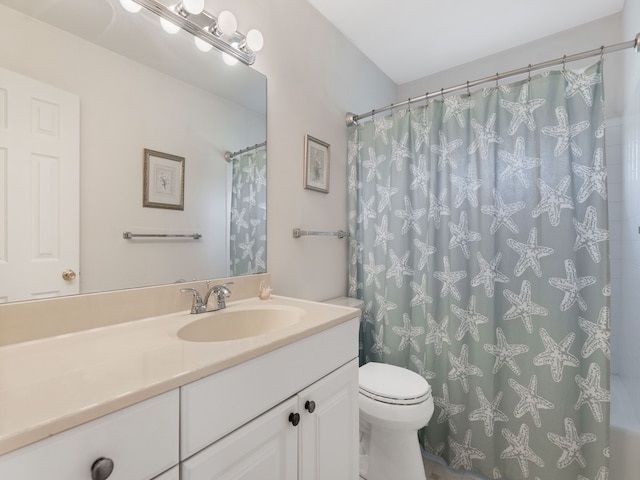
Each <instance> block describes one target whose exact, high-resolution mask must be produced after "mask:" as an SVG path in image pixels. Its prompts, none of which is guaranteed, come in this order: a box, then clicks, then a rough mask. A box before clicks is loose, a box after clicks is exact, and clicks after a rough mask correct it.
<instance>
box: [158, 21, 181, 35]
mask: <svg viewBox="0 0 640 480" xmlns="http://www.w3.org/2000/svg"><path fill="white" fill-rule="evenodd" d="M160 25H162V29H163V30H164V31H165V32H167V33H169V34H171V35H173V34H175V33H178V32H179V31H180V27H179V26H177V25H176V24H175V23H171V22H170V21H169V20H167V19H166V18H162V17H160Z"/></svg>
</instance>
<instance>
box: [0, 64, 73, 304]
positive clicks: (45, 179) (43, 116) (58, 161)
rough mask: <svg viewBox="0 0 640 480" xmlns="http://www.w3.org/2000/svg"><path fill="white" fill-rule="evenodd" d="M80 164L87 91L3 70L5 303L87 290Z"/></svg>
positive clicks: (0, 270)
mask: <svg viewBox="0 0 640 480" xmlns="http://www.w3.org/2000/svg"><path fill="white" fill-rule="evenodd" d="M79 163H80V101H79V98H78V97H77V96H76V95H73V94H70V93H68V92H65V91H62V90H60V89H58V88H55V87H52V86H50V85H47V84H44V83H42V82H39V81H37V80H34V79H31V78H29V77H25V76H23V75H19V74H16V73H14V72H11V71H9V70H5V69H0V188H1V189H2V190H1V191H0V302H3V301H17V300H29V299H34V298H46V297H53V296H58V295H70V294H73V293H78V292H79V279H78V278H77V277H76V278H75V279H74V280H65V279H63V277H62V272H63V271H64V270H68V269H70V270H73V271H74V272H76V273H78V270H79V192H80V188H79ZM33 279H36V280H35V282H34V281H33Z"/></svg>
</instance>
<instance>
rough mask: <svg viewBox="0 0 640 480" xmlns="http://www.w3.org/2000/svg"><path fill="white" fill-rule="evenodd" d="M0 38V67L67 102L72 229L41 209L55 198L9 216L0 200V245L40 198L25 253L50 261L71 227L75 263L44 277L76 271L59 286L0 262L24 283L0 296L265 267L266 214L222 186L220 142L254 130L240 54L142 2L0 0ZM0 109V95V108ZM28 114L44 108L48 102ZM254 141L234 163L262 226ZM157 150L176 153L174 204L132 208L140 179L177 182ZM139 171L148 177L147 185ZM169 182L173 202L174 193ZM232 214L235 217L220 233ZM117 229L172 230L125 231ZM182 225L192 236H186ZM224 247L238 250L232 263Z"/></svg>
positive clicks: (19, 232)
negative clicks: (75, 188) (74, 105)
mask: <svg viewBox="0 0 640 480" xmlns="http://www.w3.org/2000/svg"><path fill="white" fill-rule="evenodd" d="M0 41H1V42H2V44H3V45H5V46H11V47H10V48H3V49H2V51H1V52H0V68H1V69H3V70H7V71H9V72H10V73H11V72H14V73H17V74H19V75H23V76H26V77H28V78H29V79H34V80H36V81H38V82H42V83H43V84H44V85H47V86H53V87H55V88H56V89H60V90H62V91H64V92H68V93H70V94H72V96H75V97H76V98H77V100H78V101H79V142H78V143H79V199H80V200H79V205H78V206H77V207H76V208H77V209H78V210H79V225H77V226H74V225H73V222H71V223H72V224H71V225H66V224H64V222H63V223H62V225H60V226H56V225H54V222H53V221H50V220H51V218H52V217H56V216H57V215H58V214H59V210H60V209H61V208H62V207H61V206H59V205H54V206H51V205H49V204H48V202H47V201H46V198H45V200H42V198H40V199H39V200H37V199H36V201H35V203H34V202H33V201H32V203H33V205H31V206H30V207H29V206H25V205H22V206H21V208H23V209H24V212H22V213H18V214H16V213H15V212H14V213H11V211H10V210H9V214H7V210H6V208H7V205H4V204H3V203H2V201H0V224H2V223H3V222H2V220H3V219H4V220H6V219H7V218H8V217H11V215H13V217H14V218H15V217H16V216H18V217H19V218H21V219H22V221H20V222H18V223H17V224H15V223H14V224H13V226H12V224H11V223H9V224H8V225H9V226H8V227H0V229H2V228H5V229H6V230H7V231H6V232H5V233H7V235H8V237H7V238H8V241H7V242H6V243H5V244H4V245H3V244H2V243H1V241H0V255H2V253H1V252H2V251H3V250H4V251H5V252H7V251H11V248H10V247H11V245H12V242H13V244H14V245H15V244H19V243H29V242H28V241H27V240H25V238H26V237H25V229H29V228H31V227H32V226H33V225H35V224H36V223H37V221H34V220H33V218H32V217H33V216H34V215H35V214H34V210H38V209H40V210H43V209H45V210H47V212H48V213H49V214H50V215H48V216H46V221H45V223H46V225H44V226H43V224H37V225H36V230H37V232H36V239H35V240H32V241H31V244H32V246H33V245H36V244H37V243H38V242H40V243H43V242H42V238H44V236H45V234H49V235H50V237H51V239H53V240H51V239H50V240H49V244H48V246H47V248H48V249H47V248H44V247H42V248H40V247H39V248H40V249H39V250H38V248H36V247H38V245H36V246H35V247H33V248H30V252H31V253H30V255H31V256H32V258H31V261H32V263H33V259H34V258H35V257H38V255H36V254H38V253H39V254H40V256H39V257H38V258H36V263H37V262H39V263H41V264H47V263H49V264H51V265H53V263H54V260H55V259H56V257H57V255H58V253H59V252H60V251H61V250H63V249H64V245H62V243H63V242H62V241H60V245H58V244H57V243H56V242H57V241H58V240H57V239H58V238H61V236H62V233H68V232H71V236H74V235H73V232H74V231H76V232H77V233H76V234H75V236H76V237H79V250H78V252H79V255H78V260H77V263H76V264H73V262H70V263H71V264H62V265H59V266H57V267H55V268H54V270H55V271H54V273H53V274H52V275H53V276H55V277H56V280H57V279H58V278H57V277H61V276H62V272H63V271H65V270H66V271H67V272H66V275H67V277H73V276H74V275H75V278H71V280H68V279H67V280H65V282H64V283H65V285H67V286H69V285H71V286H72V287H74V288H75V289H76V290H75V291H73V290H71V291H62V292H61V293H60V292H56V291H54V290H50V289H49V290H48V289H47V288H48V287H44V286H41V285H39V284H38V283H39V282H40V280H41V279H42V278H44V277H46V276H47V275H49V274H36V275H33V276H32V277H33V278H31V277H30V276H29V275H28V271H29V270H30V269H31V267H30V266H29V267H28V268H19V269H17V270H15V269H14V271H13V273H10V272H8V271H6V270H3V269H2V267H0V285H7V284H11V283H18V284H23V283H24V284H25V286H27V290H28V292H29V293H28V296H25V297H23V298H19V297H17V296H15V295H13V296H11V295H6V294H5V293H3V292H0V297H4V298H3V299H2V298H0V301H14V300H23V299H28V298H44V297H50V296H55V295H59V294H73V293H91V292H99V291H107V290H117V289H123V288H132V287H141V286H150V285H159V284H166V283H173V282H177V281H184V280H186V281H191V280H201V279H205V278H216V277H226V276H230V275H235V274H246V273H259V272H264V271H266V265H265V258H264V257H265V253H264V252H265V251H266V232H265V231H264V228H266V225H261V226H257V224H258V223H259V221H258V220H256V219H253V218H249V216H250V212H248V211H247V210H246V209H245V210H243V209H242V208H244V207H242V206H241V205H239V203H238V198H233V195H234V194H232V192H236V193H239V192H240V191H241V189H240V187H237V186H236V185H235V184H234V183H233V181H234V180H233V177H234V175H235V174H234V172H233V171H234V168H233V163H234V162H236V160H233V161H231V162H227V161H225V158H224V157H225V152H227V151H230V152H239V151H242V150H244V149H246V148H248V147H252V146H256V145H258V144H261V143H264V142H265V140H266V78H265V77H264V76H263V75H262V74H260V73H259V72H257V71H255V70H254V69H252V68H251V67H247V66H245V65H242V64H236V65H234V66H231V67H230V66H228V65H226V64H225V63H224V62H223V61H222V58H221V55H220V53H219V52H217V51H216V50H215V49H213V50H212V51H210V52H207V53H203V52H201V51H199V50H198V49H196V48H195V45H194V39H193V37H192V36H191V35H189V34H188V33H186V32H179V33H178V34H176V35H168V34H166V33H165V32H164V31H163V30H162V29H161V28H160V25H159V20H158V17H156V16H155V15H153V14H151V13H150V12H148V11H146V10H145V9H142V11H141V12H138V13H136V14H131V13H128V12H126V11H125V10H124V9H123V8H122V7H121V6H120V3H119V1H118V0H91V1H90V2H87V1H86V0H0ZM1 90H2V89H1V88H0V93H1ZM41 105H45V106H46V105H48V104H47V103H46V102H41ZM1 110H2V95H0V117H2V111H1ZM7 111H9V112H10V111H11V109H10V108H9V109H7ZM40 111H41V113H42V111H45V113H46V108H44V110H42V109H40ZM9 118H10V117H9ZM52 118H53V117H47V116H46V115H45V118H44V120H42V119H41V120H40V122H42V123H43V124H45V126H47V125H49V124H52V125H53V124H55V125H53V126H54V127H55V126H60V125H57V123H56V122H57V120H55V119H54V120H52ZM9 123H11V122H9ZM61 125H62V124H61ZM1 126H2V125H1V120H0V127H1ZM0 130H1V128H0ZM60 130H64V125H62V126H60ZM2 135H3V134H2V133H1V132H0V152H1V151H2V149H3V144H2V141H3V138H4V141H5V142H8V141H9V140H8V139H7V138H13V137H11V134H9V135H8V136H7V134H6V133H5V134H4V137H3V136H2ZM145 149H147V150H151V151H154V152H160V153H161V155H159V156H156V157H152V160H154V163H152V167H155V170H153V168H152V170H150V171H149V172H151V173H147V177H146V178H143V177H145V173H144V171H143V163H144V151H145ZM261 149H262V151H263V152H264V147H261ZM7 151H9V150H7ZM258 151H260V148H256V149H254V150H251V151H250V152H248V153H246V154H244V160H243V161H244V162H245V163H244V164H243V166H242V167H236V168H235V170H237V171H240V172H241V171H244V172H245V173H246V172H247V171H248V168H249V167H248V166H251V167H256V168H257V169H256V170H255V172H253V173H252V174H251V176H250V183H252V185H250V187H251V189H250V191H249V193H242V195H247V199H249V200H251V202H252V204H253V206H256V207H258V211H259V213H258V214H259V215H261V218H263V219H264V221H263V224H266V200H263V199H266V180H265V170H266V166H265V165H264V162H265V161H266V153H263V154H262V156H263V157H264V159H263V160H262V164H259V162H258V160H257V156H256V155H255V154H256V152H258ZM8 155H9V156H8V157H6V158H5V159H4V161H5V163H4V164H2V161H3V159H2V156H1V155H0V167H1V166H2V165H4V166H5V171H9V172H10V171H11V169H9V170H6V165H7V163H6V162H7V161H8V160H7V158H9V159H10V158H11V155H10V153H9V154H8ZM163 155H167V156H168V158H173V157H176V158H184V162H183V165H184V177H183V179H184V186H183V190H182V191H173V190H172V195H173V197H172V198H170V199H169V200H168V204H170V205H172V208H162V207H160V208H158V206H154V207H143V188H156V186H157V185H156V186H154V185H155V184H154V182H160V181H162V182H165V184H166V185H169V186H170V188H174V187H175V188H179V182H178V181H175V182H169V183H167V178H173V177H171V175H173V173H172V171H173V170H172V168H171V165H172V162H171V161H170V160H167V159H166V158H165V157H164V156H163ZM239 157H240V156H239ZM32 163H33V162H32ZM174 163H175V162H174ZM51 165H53V166H52V167H50V169H49V170H42V168H41V170H42V171H40V170H39V172H40V173H39V174H38V175H40V177H39V179H40V181H42V179H43V178H49V177H47V175H49V173H51V172H53V176H55V175H57V174H58V173H59V172H58V171H57V170H56V168H57V167H56V166H55V165H56V164H55V162H53V163H51ZM163 169H164V170H163ZM154 171H155V172H156V173H152V172H154ZM43 172H44V173H43ZM47 172H49V173H47ZM158 172H160V173H158ZM163 172H164V173H163ZM167 172H169V176H170V177H167ZM76 175H77V172H76ZM154 175H156V176H154ZM56 178H57V177H56ZM160 178H163V180H158V179H160ZM176 178H178V177H176ZM0 180H4V183H3V185H5V186H7V185H12V184H13V179H12V178H11V176H10V175H9V174H5V175H4V177H3V174H2V168H0ZM245 180H246V179H245ZM145 181H147V182H151V184H152V185H151V186H149V185H147V187H145ZM32 182H33V180H32ZM50 183H51V184H54V186H53V187H51V186H49V187H47V188H49V190H56V189H64V188H62V187H60V186H59V185H58V184H56V183H55V182H50ZM174 183H175V184H174ZM60 185H62V183H60ZM6 188H7V191H9V193H10V192H11V189H10V188H9V187H6ZM34 188H35V187H32V190H33V189H34ZM23 190H29V188H25V189H23ZM54 193H55V192H54ZM181 193H183V196H184V198H183V208H182V209H180V208H179V206H177V205H178V204H179V203H180V202H179V199H178V197H176V195H178V196H179V195H180V194H181ZM158 195H159V194H158ZM158 195H156V197H155V198H160V197H159V196H158ZM72 196H73V195H72ZM43 198H44V197H43ZM38 201H39V202H40V203H39V204H38ZM162 202H163V200H162V199H160V201H159V202H156V203H160V205H162ZM5 203H6V204H9V205H10V204H11V201H7V202H5ZM15 203H16V202H14V205H15ZM34 205H35V206H34ZM154 205H155V204H154ZM240 207H242V208H240ZM3 208H5V210H4V211H3V210H2V209H3ZM47 212H45V213H47ZM51 212H53V213H51ZM56 218H57V217H56ZM230 222H235V224H236V226H238V225H240V227H239V228H237V229H236V230H235V231H233V230H232V231H231V232H230ZM4 224H5V225H6V224H7V223H6V221H5V222H4ZM45 227H46V228H45ZM243 227H244V228H243ZM47 229H48V230H47ZM56 229H58V230H56ZM74 229H75V230H74ZM123 232H132V233H134V234H169V235H176V236H175V237H134V238H130V239H125V238H123ZM2 233H3V232H1V231H0V237H2V235H1V234H2ZM58 234H59V235H58ZM192 234H197V235H200V236H201V237H200V238H193V237H189V236H186V235H192ZM38 235H39V236H40V238H39V239H38ZM180 235H185V236H180ZM236 237H237V238H236ZM234 241H235V242H236V245H234ZM44 243H46V242H44ZM249 246H251V247H249ZM260 246H261V247H262V251H260V252H259V253H258V249H259V247H260ZM250 248H254V249H255V250H251V249H250ZM34 252H35V253H34ZM42 252H44V253H42ZM232 255H240V256H242V255H244V256H243V257H242V261H241V262H239V261H237V260H236V262H235V268H232V266H233V265H234V261H233V259H232V258H231V256H232ZM5 256H6V257H8V258H11V255H5ZM256 257H257V258H256ZM2 260H6V258H3V259H2ZM256 260H257V261H256ZM252 262H253V263H252ZM0 263H2V262H0ZM16 272H19V273H16ZM69 272H71V273H69ZM16 280H17V281H16ZM32 281H33V282H34V285H33V286H31V285H30V282H32Z"/></svg>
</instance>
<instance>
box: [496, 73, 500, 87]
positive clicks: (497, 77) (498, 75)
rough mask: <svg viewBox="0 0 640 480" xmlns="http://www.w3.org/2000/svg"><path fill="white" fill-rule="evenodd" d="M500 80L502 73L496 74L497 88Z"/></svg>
mask: <svg viewBox="0 0 640 480" xmlns="http://www.w3.org/2000/svg"><path fill="white" fill-rule="evenodd" d="M498 80H500V73H498V72H496V88H498V86H499V85H498Z"/></svg>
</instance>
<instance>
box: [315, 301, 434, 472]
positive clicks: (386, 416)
mask: <svg viewBox="0 0 640 480" xmlns="http://www.w3.org/2000/svg"><path fill="white" fill-rule="evenodd" d="M327 303H331V304H334V305H342V306H349V307H353V308H360V309H362V307H363V302H362V301H361V300H357V299H354V298H347V297H338V298H334V299H331V300H327ZM358 377H359V395H358V397H359V399H358V403H359V407H360V478H361V479H364V480H399V479H401V480H426V473H425V470H424V464H423V462H422V453H421V451H420V444H419V442H418V430H419V429H421V428H422V427H424V426H425V425H427V423H429V420H430V419H431V415H433V410H434V404H433V397H432V396H431V386H430V385H429V383H428V382H427V381H426V380H425V379H424V378H423V377H422V376H420V375H418V374H417V373H415V372H412V371H411V370H408V369H406V368H402V367H397V366H395V365H388V364H385V363H376V362H370V363H367V364H365V365H363V366H361V367H360V369H359V374H358Z"/></svg>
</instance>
